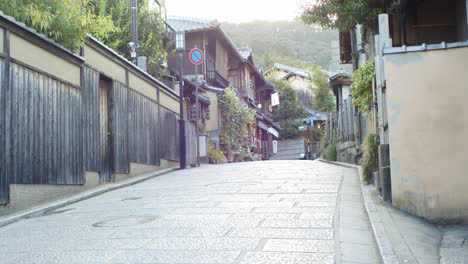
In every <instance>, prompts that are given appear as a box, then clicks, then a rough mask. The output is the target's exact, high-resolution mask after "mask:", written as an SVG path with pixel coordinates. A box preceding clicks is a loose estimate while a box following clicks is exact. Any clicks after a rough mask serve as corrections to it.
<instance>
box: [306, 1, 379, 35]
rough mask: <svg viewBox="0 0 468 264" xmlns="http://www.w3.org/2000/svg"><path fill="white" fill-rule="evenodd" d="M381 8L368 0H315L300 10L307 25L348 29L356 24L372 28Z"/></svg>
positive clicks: (341, 29) (340, 29)
mask: <svg viewBox="0 0 468 264" xmlns="http://www.w3.org/2000/svg"><path fill="white" fill-rule="evenodd" d="M380 12H381V10H380V9H379V8H377V7H373V6H372V5H370V4H369V1H368V0H353V1H343V0H316V1H314V2H311V3H310V4H309V5H306V6H305V7H304V9H303V10H302V14H301V16H300V17H301V19H302V21H304V23H306V24H309V25H318V26H320V27H321V28H324V29H337V30H339V31H349V30H352V29H354V28H355V27H356V25H357V24H361V25H364V26H365V27H370V28H374V27H375V25H376V23H377V15H378V14H379V13H380Z"/></svg>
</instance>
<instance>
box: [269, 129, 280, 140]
mask: <svg viewBox="0 0 468 264" xmlns="http://www.w3.org/2000/svg"><path fill="white" fill-rule="evenodd" d="M268 133H270V134H272V135H273V136H275V137H276V138H279V132H278V130H276V129H274V128H272V127H269V128H268Z"/></svg>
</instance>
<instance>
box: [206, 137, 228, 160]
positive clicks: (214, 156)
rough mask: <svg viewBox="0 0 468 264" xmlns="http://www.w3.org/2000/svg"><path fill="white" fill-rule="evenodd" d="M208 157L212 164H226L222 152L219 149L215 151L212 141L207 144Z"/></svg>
mask: <svg viewBox="0 0 468 264" xmlns="http://www.w3.org/2000/svg"><path fill="white" fill-rule="evenodd" d="M208 157H209V158H210V160H211V162H212V163H214V164H220V163H225V162H226V157H225V156H224V152H223V151H222V150H221V149H217V148H216V145H215V143H214V142H213V141H212V140H210V141H209V142H208Z"/></svg>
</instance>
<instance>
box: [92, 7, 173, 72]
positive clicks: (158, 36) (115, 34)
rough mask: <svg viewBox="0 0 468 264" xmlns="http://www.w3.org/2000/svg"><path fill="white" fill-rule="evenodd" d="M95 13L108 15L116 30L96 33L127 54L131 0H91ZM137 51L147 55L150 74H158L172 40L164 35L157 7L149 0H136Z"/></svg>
mask: <svg viewBox="0 0 468 264" xmlns="http://www.w3.org/2000/svg"><path fill="white" fill-rule="evenodd" d="M92 1H93V6H94V8H95V10H96V13H97V14H99V15H100V16H104V17H111V19H112V22H113V23H114V25H115V30H113V31H111V32H109V33H108V34H107V35H105V36H97V37H98V38H100V39H101V40H102V41H103V42H104V43H106V44H107V45H109V46H110V47H111V48H112V49H114V50H116V51H117V52H119V53H120V54H122V55H123V56H125V57H127V59H131V58H130V48H129V46H128V43H129V42H130V41H131V40H130V39H131V31H130V28H131V19H130V17H131V12H130V2H131V0H92ZM137 6H138V16H137V22H138V46H139V49H138V54H139V55H140V56H146V57H147V58H148V65H147V70H148V72H149V73H150V74H152V75H158V74H159V72H160V71H161V64H162V63H163V62H164V61H165V60H166V58H167V55H168V52H170V50H171V49H172V43H170V42H168V41H166V40H165V38H164V34H165V25H164V20H163V19H162V16H161V14H159V13H158V11H157V10H150V9H149V8H148V0H138V1H137Z"/></svg>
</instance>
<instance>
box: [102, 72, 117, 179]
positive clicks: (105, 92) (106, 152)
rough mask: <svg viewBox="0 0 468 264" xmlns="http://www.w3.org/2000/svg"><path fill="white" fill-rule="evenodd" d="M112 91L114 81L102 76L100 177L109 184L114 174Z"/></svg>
mask: <svg viewBox="0 0 468 264" xmlns="http://www.w3.org/2000/svg"><path fill="white" fill-rule="evenodd" d="M111 89H112V80H110V79H108V78H105V77H104V76H101V77H100V79H99V133H100V135H99V139H100V140H99V142H100V159H101V166H100V167H101V170H100V171H99V175H100V178H101V181H102V182H109V181H111V179H112V174H113V172H114V168H113V159H112V133H111V111H110V109H111Z"/></svg>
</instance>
